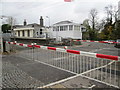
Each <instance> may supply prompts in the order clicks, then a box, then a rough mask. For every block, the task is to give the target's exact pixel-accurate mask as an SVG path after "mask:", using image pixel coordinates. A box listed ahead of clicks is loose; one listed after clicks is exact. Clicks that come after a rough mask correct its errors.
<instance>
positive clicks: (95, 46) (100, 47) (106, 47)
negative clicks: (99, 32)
mask: <svg viewBox="0 0 120 90" xmlns="http://www.w3.org/2000/svg"><path fill="white" fill-rule="evenodd" d="M82 44H83V45H82V46H80V45H76V46H71V47H68V48H69V49H73V50H79V51H87V52H94V53H100V54H107V55H114V56H120V48H116V47H114V44H108V43H96V42H90V43H89V42H82Z"/></svg>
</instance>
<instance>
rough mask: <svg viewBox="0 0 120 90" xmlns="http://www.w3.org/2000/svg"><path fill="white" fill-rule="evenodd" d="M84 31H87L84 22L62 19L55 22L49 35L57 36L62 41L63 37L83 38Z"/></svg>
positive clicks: (51, 36)
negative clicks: (78, 22)
mask: <svg viewBox="0 0 120 90" xmlns="http://www.w3.org/2000/svg"><path fill="white" fill-rule="evenodd" d="M82 31H85V27H84V26H83V25H82V24H77V23H73V22H71V21H61V22H58V23H55V24H53V26H52V27H51V30H50V35H49V36H50V38H56V40H58V41H61V39H62V38H64V39H67V38H72V39H82Z"/></svg>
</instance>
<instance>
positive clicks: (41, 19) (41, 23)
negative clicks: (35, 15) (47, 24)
mask: <svg viewBox="0 0 120 90" xmlns="http://www.w3.org/2000/svg"><path fill="white" fill-rule="evenodd" d="M40 26H41V27H43V18H42V16H41V17H40Z"/></svg>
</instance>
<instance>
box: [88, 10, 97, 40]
mask: <svg viewBox="0 0 120 90" xmlns="http://www.w3.org/2000/svg"><path fill="white" fill-rule="evenodd" d="M97 14H98V12H97V10H96V9H91V10H90V19H89V20H90V21H91V28H90V29H89V38H90V40H95V39H96V33H97V31H96V29H95V28H96V23H97Z"/></svg>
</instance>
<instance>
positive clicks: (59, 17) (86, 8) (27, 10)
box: [0, 0, 120, 26]
mask: <svg viewBox="0 0 120 90" xmlns="http://www.w3.org/2000/svg"><path fill="white" fill-rule="evenodd" d="M119 1H120V0H74V1H73V2H64V0H0V7H1V8H0V11H1V13H0V15H5V16H12V17H13V18H15V19H16V24H23V21H24V19H26V21H27V23H28V24H31V23H38V24H39V22H40V21H39V19H40V16H43V19H44V25H46V26H49V24H50V25H52V24H55V23H57V22H60V21H65V20H69V21H73V22H75V23H82V22H83V21H84V20H85V19H88V18H89V12H90V10H91V9H93V8H96V9H97V11H98V17H99V19H102V18H104V17H105V16H106V14H105V9H104V8H105V7H106V6H108V5H113V6H116V8H117V7H118V2H119ZM46 16H47V17H48V18H47V17H46Z"/></svg>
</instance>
